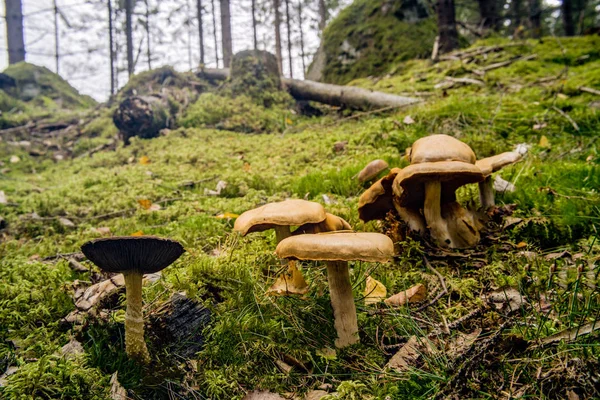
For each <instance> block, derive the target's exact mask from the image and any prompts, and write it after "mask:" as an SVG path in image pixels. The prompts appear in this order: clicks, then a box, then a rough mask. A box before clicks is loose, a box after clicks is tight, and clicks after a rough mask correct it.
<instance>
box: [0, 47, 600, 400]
mask: <svg viewBox="0 0 600 400" xmlns="http://www.w3.org/2000/svg"><path fill="white" fill-rule="evenodd" d="M496 45H497V46H498V47H496V48H493V46H496ZM484 48H485V49H487V50H486V51H485V52H484V51H483V50H482V49H484ZM467 50H473V51H474V52H479V53H480V54H471V55H469V54H468V53H465V51H464V50H463V52H461V53H457V54H456V56H457V57H456V58H457V59H451V60H442V61H440V62H439V63H437V64H431V62H429V61H426V60H415V61H409V62H406V63H404V64H401V65H398V66H397V68H396V69H395V70H394V71H392V72H391V73H390V74H388V75H386V76H383V77H377V78H374V77H373V78H367V79H361V80H358V81H354V82H353V83H352V84H355V85H360V86H363V87H368V88H375V89H377V90H381V91H388V92H392V93H403V94H407V95H412V96H419V97H421V98H422V99H423V102H422V103H420V104H418V105H416V106H412V107H409V108H404V109H399V110H383V111H380V112H371V113H356V112H355V113H353V114H349V113H348V112H347V111H346V112H344V111H341V110H329V111H328V113H327V114H326V115H324V116H321V117H318V118H308V117H302V116H298V115H295V114H294V113H292V112H291V111H289V110H281V111H280V112H279V114H277V121H279V123H280V129H279V130H280V131H281V132H280V133H273V134H244V133H237V132H232V131H227V130H216V129H211V128H208V127H186V128H183V127H182V128H178V129H174V130H171V131H169V132H168V134H167V135H164V136H161V137H159V138H156V139H151V140H135V139H134V140H132V143H131V145H129V146H127V147H124V146H123V145H122V144H119V145H117V146H116V149H113V148H112V147H115V141H114V139H113V138H112V136H114V134H115V129H116V128H114V126H112V122H111V120H110V117H109V116H110V113H109V111H108V110H103V109H97V110H95V111H93V114H90V115H93V116H94V119H93V120H92V121H91V122H89V123H88V124H87V128H84V132H86V133H85V134H84V135H83V136H80V137H78V138H77V139H76V141H75V142H74V143H71V144H70V146H71V147H74V148H75V150H74V151H73V154H76V155H79V156H78V157H70V156H69V157H64V158H63V157H58V158H62V159H58V160H57V159H56V158H53V157H50V156H48V155H47V154H42V155H40V154H37V155H35V156H34V155H31V153H30V152H29V151H28V150H27V148H26V147H23V146H19V145H18V144H15V143H7V141H6V140H5V141H3V142H0V160H1V161H2V162H3V165H2V166H0V169H2V173H1V174H0V188H1V190H2V191H3V192H4V196H3V198H0V217H1V218H3V220H4V223H3V224H4V225H5V226H4V229H2V230H0V235H1V237H0V259H1V261H0V397H2V398H6V399H25V398H36V399H40V398H65V399H67V398H68V399H104V398H110V396H111V395H112V396H113V398H115V395H114V393H112V394H111V390H112V391H113V392H114V391H118V389H119V386H118V385H117V384H116V381H117V380H118V382H119V383H120V385H122V387H124V388H125V389H124V390H126V391H127V394H128V396H130V397H131V398H134V399H152V398H156V399H158V398H170V399H177V398H187V399H203V398H207V399H240V398H243V397H244V396H248V395H249V393H252V391H253V390H260V391H270V392H273V393H278V394H279V395H280V396H283V397H285V398H298V399H302V398H304V396H305V395H306V394H307V393H309V392H311V391H313V392H312V393H310V395H311V396H314V397H310V398H319V397H318V396H320V395H326V397H323V399H406V398H434V397H437V398H507V399H508V398H521V397H529V398H552V399H555V398H569V399H579V398H581V399H583V398H593V397H595V398H598V397H600V388H599V387H600V362H599V361H598V357H599V356H600V344H599V341H598V339H599V337H600V336H599V332H600V330H596V329H597V328H598V327H600V324H599V326H596V325H594V322H595V321H597V320H598V316H599V314H600V289H599V288H598V270H599V266H600V261H599V260H600V241H599V240H598V239H599V238H600V237H599V233H598V229H600V193H599V189H600V152H599V143H598V138H599V137H600V96H599V95H598V94H593V93H590V92H589V91H586V89H585V88H586V87H587V88H591V89H595V90H600V37H598V36H594V37H585V38H573V39H562V38H561V39H558V38H545V39H543V41H533V40H529V41H526V42H522V43H520V44H519V45H515V44H513V43H511V42H507V41H493V40H492V41H486V42H483V43H477V44H475V45H474V46H473V47H471V48H470V49H467ZM460 58H462V60H461V59H460ZM503 62H506V63H505V64H504V65H500V64H499V63H503ZM490 66H494V67H495V68H490ZM461 78H469V79H470V81H466V80H463V79H461ZM457 79H458V80H457ZM582 87H584V89H582ZM237 117H238V118H239V119H242V120H243V118H244V117H245V114H243V113H240V115H238V116H237ZM255 117H256V116H255V115H248V118H255ZM191 120H193V118H192V119H191ZM187 125H188V126H189V125H190V124H187ZM86 129H87V130H86ZM433 133H445V134H449V135H453V136H455V137H457V138H459V139H460V140H462V141H464V142H466V143H468V144H469V145H470V146H471V147H472V148H473V149H474V151H475V153H476V154H477V156H478V158H482V157H487V156H490V155H493V154H496V153H500V152H502V151H510V150H512V149H513V148H515V146H517V145H519V144H526V145H528V146H529V150H528V152H527V155H526V157H525V158H524V159H523V160H522V161H521V162H520V163H518V164H516V165H514V166H511V167H508V168H506V169H504V170H502V171H501V172H500V173H499V174H500V175H501V176H502V178H503V179H505V180H507V181H509V182H511V183H513V184H514V185H515V187H516V189H515V191H514V192H512V193H503V194H498V195H497V203H498V204H499V205H500V206H501V207H500V208H499V209H498V212H499V213H506V217H505V219H504V222H503V223H500V224H496V225H493V226H491V229H490V230H489V232H488V233H487V234H486V235H485V237H484V238H483V240H482V242H481V244H480V245H478V246H477V247H476V248H474V249H469V250H457V251H442V250H440V249H434V248H431V247H430V246H429V245H428V244H427V242H426V241H423V240H421V239H420V238H418V237H412V238H410V237H403V236H402V235H395V237H394V238H395V239H396V240H397V241H398V243H397V245H398V253H397V256H396V257H395V259H394V261H393V262H392V263H390V264H369V263H352V264H351V266H352V272H351V278H352V283H353V285H354V290H355V293H354V295H355V299H356V306H357V310H358V319H359V329H360V343H359V344H356V345H353V346H350V347H348V348H345V349H337V350H333V342H334V339H335V330H334V327H333V315H332V311H331V306H330V303H329V293H328V289H327V277H326V273H325V270H324V267H323V266H322V265H319V264H318V263H313V264H309V263H307V264H304V268H303V274H304V275H305V277H306V279H307V281H308V283H309V285H310V290H309V292H308V294H306V295H305V296H303V297H301V298H299V297H274V296H270V295H267V294H266V291H267V289H268V288H269V286H270V285H271V284H272V283H273V282H274V280H275V278H276V277H277V275H278V274H279V273H280V272H281V264H280V263H279V260H278V259H277V257H276V256H275V254H274V249H275V235H274V233H273V232H272V231H267V232H265V233H257V234H252V235H248V236H247V237H240V236H239V235H238V234H235V233H233V232H232V227H233V223H234V219H235V216H236V215H238V214H241V213H242V212H244V211H246V210H249V209H251V208H254V207H256V206H258V205H261V204H264V203H266V202H271V201H279V200H283V199H286V198H289V197H293V198H306V199H309V200H313V201H317V202H319V203H322V204H323V205H324V206H325V208H326V209H327V210H328V212H331V213H333V214H336V215H339V216H341V217H343V218H345V219H346V220H347V221H348V222H349V223H350V224H351V225H352V226H353V228H354V229H355V230H357V231H377V232H381V231H382V230H383V229H384V228H385V227H387V229H390V226H391V229H394V228H395V226H394V225H393V222H394V221H387V222H386V223H383V224H381V223H379V222H369V223H363V222H362V221H360V220H359V218H358V212H357V204H358V196H359V195H360V194H361V193H362V192H363V191H364V190H365V186H363V185H361V184H359V183H358V182H357V181H356V179H355V178H354V176H355V175H356V174H357V173H358V172H359V171H360V170H361V169H362V168H363V167H364V166H365V165H366V164H367V163H368V162H370V161H372V160H373V159H377V158H382V159H384V160H386V161H387V162H388V163H389V164H390V166H397V167H403V166H405V165H407V161H406V159H405V158H404V153H405V149H406V148H407V147H410V145H411V144H412V143H413V142H414V141H415V140H416V139H418V138H420V137H423V136H425V135H428V134H433ZM336 144H337V145H336ZM334 145H336V146H334ZM103 146H104V147H103ZM90 149H96V150H94V154H93V155H91V156H88V155H87V154H89V153H86V152H89V150H90ZM219 182H225V183H226V185H224V184H223V183H221V184H219ZM217 186H219V187H223V186H224V188H222V189H221V190H217ZM471 186H474V187H468V186H467V187H464V188H463V189H461V190H460V192H459V199H460V201H461V202H462V203H464V204H469V205H470V206H471V207H477V202H478V197H477V187H476V185H471ZM211 191H214V192H211ZM509 214H511V215H509ZM0 223H2V222H0ZM132 234H145V235H158V236H164V237H169V238H173V239H176V240H178V241H180V242H181V243H182V244H183V245H184V247H185V248H186V253H185V254H184V255H183V256H182V257H181V258H180V259H179V260H178V261H177V262H175V264H174V265H172V266H171V267H169V268H167V269H166V270H164V271H163V272H162V274H161V276H160V278H159V279H157V280H153V281H152V282H149V283H148V284H147V285H146V286H145V288H144V303H145V310H144V311H145V314H146V315H147V316H148V317H149V318H148V320H152V316H158V317H159V318H160V315H161V312H163V311H164V307H163V306H164V304H165V303H166V302H168V300H169V299H170V298H171V297H172V296H173V294H175V293H180V292H185V294H186V295H187V297H188V298H190V299H192V300H194V301H197V302H199V303H200V304H202V306H203V307H204V308H205V309H206V310H207V312H208V314H209V315H210V319H209V320H208V322H206V324H205V326H204V329H203V331H202V334H201V335H198V336H197V337H195V338H194V340H193V341H192V342H191V343H189V342H186V341H181V340H178V341H176V342H174V343H169V342H168V340H167V339H168V338H167V339H165V336H164V335H160V334H157V333H156V332H153V328H152V325H149V326H148V329H147V330H148V334H147V340H148V345H149V349H150V353H151V354H152V358H153V360H152V364H151V368H142V367H138V366H137V365H135V364H134V363H132V362H131V361H128V360H127V357H126V355H125V353H124V344H123V333H124V328H123V316H124V302H123V300H124V296H123V291H120V292H117V295H116V296H114V295H113V296H110V297H109V298H108V299H105V301H104V302H103V303H102V307H99V309H98V310H97V311H96V312H95V313H89V314H88V315H83V317H82V319H79V320H78V321H75V322H73V319H72V318H71V319H70V320H69V321H71V322H67V321H66V320H65V318H66V317H67V316H69V315H70V313H72V312H73V311H74V309H75V306H74V300H73V298H74V296H75V293H79V294H81V292H82V289H84V288H86V287H87V286H89V285H91V284H93V283H96V282H99V281H101V280H103V279H106V278H107V276H105V275H102V274H100V273H99V272H98V270H97V269H96V267H94V266H93V265H92V264H91V263H89V262H87V261H86V260H84V259H82V258H81V257H80V255H79V254H78V253H79V251H80V250H79V247H80V246H81V244H83V243H84V242H86V241H88V240H90V239H94V238H98V237H101V236H103V235H132ZM427 263H429V266H428V265H427ZM82 265H83V267H84V268H79V267H81V266H82ZM309 266H310V267H312V268H308V267H309ZM73 267H75V269H74V268H73ZM367 276H371V277H373V278H375V279H377V280H378V281H380V282H381V283H383V285H385V286H386V288H387V292H388V294H393V293H398V292H400V291H403V290H405V289H407V288H409V287H411V286H413V285H415V284H418V283H421V284H423V285H425V287H426V288H427V298H426V299H425V301H424V302H421V303H415V304H409V305H408V306H405V307H399V308H391V307H388V306H386V305H385V304H383V303H377V304H371V305H365V302H364V300H363V298H364V290H365V281H366V278H367ZM433 300H435V301H433ZM84 314H85V313H84ZM208 314H207V315H208ZM200 340H202V346H198V345H199V341H200ZM409 341H410V343H409V345H406V344H407V343H408V342H409ZM65 345H69V346H67V347H64V346H65ZM194 346H196V350H194V351H192V352H191V354H190V351H187V350H189V348H194ZM392 357H394V359H395V361H393V362H390V360H391V359H392ZM399 360H400V361H399ZM115 373H118V374H117V375H114V374H115ZM111 377H112V378H113V379H112V380H111ZM315 390H321V391H322V392H314V391H315ZM255 395H256V393H255ZM263 395H265V394H264V393H263ZM248 398H251V397H248ZM255 398H259V397H255ZM264 398H267V397H264Z"/></svg>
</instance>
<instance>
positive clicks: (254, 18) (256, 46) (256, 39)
mask: <svg viewBox="0 0 600 400" xmlns="http://www.w3.org/2000/svg"><path fill="white" fill-rule="evenodd" d="M256 28H257V22H256V0H252V38H253V39H254V50H258V34H257V32H256Z"/></svg>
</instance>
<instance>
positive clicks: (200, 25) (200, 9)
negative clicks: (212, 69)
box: [196, 0, 204, 65]
mask: <svg viewBox="0 0 600 400" xmlns="http://www.w3.org/2000/svg"><path fill="white" fill-rule="evenodd" d="M196 12H197V13H198V38H199V45H200V64H201V65H204V26H203V23H204V22H203V21H202V14H203V13H204V8H203V7H202V0H198V1H197V2H196Z"/></svg>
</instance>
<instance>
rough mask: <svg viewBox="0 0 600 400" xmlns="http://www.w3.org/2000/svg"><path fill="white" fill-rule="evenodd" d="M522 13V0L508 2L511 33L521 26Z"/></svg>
mask: <svg viewBox="0 0 600 400" xmlns="http://www.w3.org/2000/svg"><path fill="white" fill-rule="evenodd" d="M522 13H523V0H512V2H511V4H510V26H511V29H512V31H513V35H514V34H515V32H516V31H517V29H519V27H520V26H521V23H522V20H521V14H522Z"/></svg>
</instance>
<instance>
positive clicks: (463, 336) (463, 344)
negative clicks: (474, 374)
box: [446, 328, 481, 358]
mask: <svg viewBox="0 0 600 400" xmlns="http://www.w3.org/2000/svg"><path fill="white" fill-rule="evenodd" d="M480 334H481V328H477V329H475V330H474V331H473V332H471V333H459V334H458V335H456V336H455V337H454V338H452V340H451V341H450V342H449V343H448V346H447V351H446V355H447V356H448V357H449V358H457V357H458V356H460V355H462V354H464V353H465V352H466V351H467V350H469V349H470V348H471V347H472V346H473V343H475V340H477V338H478V337H479V335H480Z"/></svg>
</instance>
